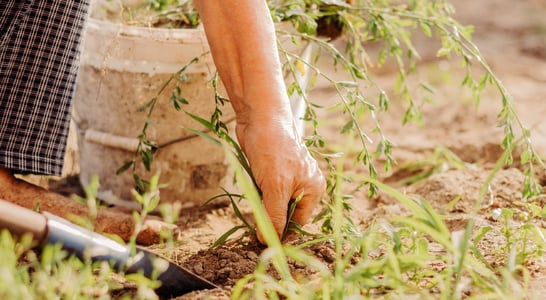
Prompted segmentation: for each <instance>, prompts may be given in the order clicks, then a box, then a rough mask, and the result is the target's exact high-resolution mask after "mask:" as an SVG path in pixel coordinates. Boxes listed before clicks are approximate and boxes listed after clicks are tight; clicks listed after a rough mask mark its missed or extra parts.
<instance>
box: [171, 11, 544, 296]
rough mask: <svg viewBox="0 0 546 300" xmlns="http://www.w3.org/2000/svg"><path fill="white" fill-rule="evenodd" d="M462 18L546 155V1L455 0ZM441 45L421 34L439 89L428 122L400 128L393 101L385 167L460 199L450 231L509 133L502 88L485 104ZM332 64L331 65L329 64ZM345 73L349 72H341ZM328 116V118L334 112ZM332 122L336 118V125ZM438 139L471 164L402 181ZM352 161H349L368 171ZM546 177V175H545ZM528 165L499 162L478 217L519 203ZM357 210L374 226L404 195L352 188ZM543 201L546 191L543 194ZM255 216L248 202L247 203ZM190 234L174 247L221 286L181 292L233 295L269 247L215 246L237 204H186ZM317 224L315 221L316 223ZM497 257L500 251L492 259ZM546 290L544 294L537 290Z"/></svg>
mask: <svg viewBox="0 0 546 300" xmlns="http://www.w3.org/2000/svg"><path fill="white" fill-rule="evenodd" d="M453 2H454V5H455V7H456V9H457V13H456V15H455V17H456V18H457V19H458V20H459V21H460V22H461V23H463V24H473V25H475V34H474V41H475V43H476V44H477V45H478V46H479V47H480V49H481V51H482V52H483V54H484V56H485V58H486V59H487V60H488V62H489V63H490V65H491V67H492V69H493V70H494V72H496V74H497V75H498V76H499V77H500V78H501V80H502V81H503V83H504V84H505V85H506V86H507V87H508V90H509V92H510V93H511V94H512V95H513V98H514V100H515V103H516V108H517V111H518V113H519V114H520V116H521V117H522V119H523V121H524V122H525V124H526V125H527V126H528V127H531V129H532V134H533V140H534V143H535V146H536V147H537V149H538V150H539V152H541V153H545V154H546V118H544V115H546V102H545V101H546V99H544V97H545V95H546V18H544V16H545V15H546V2H544V1H543V0H521V1H508V0H480V1H475V0H454V1H453ZM436 47H437V45H436V44H435V43H431V42H427V41H423V42H421V43H419V45H418V48H419V49H421V50H422V51H423V52H422V53H423V56H424V57H423V63H422V64H421V65H420V69H419V70H420V71H419V73H420V76H421V78H424V79H425V80H427V81H428V82H429V83H430V84H431V85H432V86H433V87H434V89H435V94H434V96H433V98H434V102H433V103H431V104H427V105H424V106H423V110H424V112H425V126H422V127H420V126H416V125H411V124H410V125H406V126H405V127H402V126H401V114H402V111H403V109H402V107H401V105H398V104H396V103H393V105H392V107H391V110H390V112H389V113H386V114H382V115H380V116H379V118H380V121H381V123H382V124H383V129H384V131H385V132H386V134H387V136H388V137H389V138H390V139H391V140H393V141H394V143H395V144H396V149H395V150H394V156H395V158H396V160H397V161H398V165H397V166H395V167H394V169H393V170H392V171H391V172H389V173H386V174H381V177H382V179H383V181H384V182H386V183H389V184H393V185H395V186H397V187H398V188H399V189H400V190H402V191H404V192H408V193H415V194H419V195H421V196H423V197H424V198H425V199H427V200H428V201H429V202H430V203H431V204H432V205H433V206H434V207H435V208H437V209H440V210H442V209H444V210H445V209H446V205H447V204H448V203H449V202H450V201H451V200H453V199H455V198H456V197H460V200H459V202H457V204H456V205H455V206H453V207H450V208H449V216H450V217H449V219H448V221H447V223H448V226H449V227H450V229H451V230H456V229H459V228H460V227H461V226H463V225H462V224H464V223H465V221H466V220H467V219H466V217H467V214H468V213H469V212H470V210H471V208H472V205H473V203H474V202H475V200H476V198H477V194H478V190H479V188H480V186H481V184H482V183H483V181H484V180H485V177H486V176H487V175H488V172H489V170H490V168H491V166H492V164H494V162H495V161H496V160H497V159H498V157H499V155H500V154H501V149H500V147H499V146H498V144H499V142H500V140H501V136H502V132H501V131H500V130H499V129H498V128H497V127H496V122H497V119H496V115H497V113H498V112H499V108H500V99H499V97H498V94H496V93H495V92H494V91H486V92H485V93H484V96H483V99H482V101H481V104H480V106H479V108H477V109H476V108H475V106H474V105H473V103H472V102H471V97H470V93H469V92H468V91H467V90H465V89H463V88H461V85H460V82H461V80H462V77H461V76H462V72H461V70H459V69H458V68H457V65H458V61H456V62H455V61H454V62H448V61H444V60H438V59H436V57H435V55H434V50H435V49H437V48H436ZM325 67H326V68H328V66H327V65H325ZM392 71H393V70H389V68H388V67H387V68H384V69H381V70H375V72H376V73H377V74H376V75H375V78H376V80H377V81H378V82H379V84H381V85H382V86H383V87H384V88H385V89H387V90H388V87H390V86H392V82H393V78H394V76H395V73H394V72H392ZM340 76H341V75H340ZM333 95H334V91H333V89H332V88H331V87H329V86H328V85H326V84H325V83H323V82H320V81H319V82H318V84H317V86H316V87H315V88H314V90H313V92H312V93H311V97H312V98H313V100H315V101H318V102H320V101H325V102H327V101H328V99H329V98H330V97H333ZM325 117H330V116H328V115H326V116H325ZM329 124H330V123H329ZM339 126H340V124H335V122H331V125H329V128H328V130H326V131H325V133H326V135H327V138H328V139H331V140H336V139H338V140H339V137H340V135H339V133H338V132H339ZM439 147H444V148H446V149H449V150H450V151H452V152H453V153H455V154H456V155H457V156H458V157H459V158H461V159H462V160H463V161H464V162H466V163H468V164H471V165H472V167H470V168H466V169H456V168H447V169H443V170H440V171H439V172H437V173H436V174H433V175H432V176H430V177H428V178H426V179H424V180H421V181H418V182H416V183H413V184H409V185H403V184H400V180H403V179H405V178H408V176H410V175H411V173H408V172H406V171H405V170H404V169H403V167H404V166H405V164H407V163H410V162H416V161H419V160H422V159H426V158H430V157H431V155H433V153H434V151H435V150H437V149H438V148H439ZM351 168H354V166H353V165H352V164H351V163H350V162H348V163H347V165H346V169H347V170H349V171H353V172H355V173H358V172H361V171H359V170H358V169H357V168H355V169H354V170H351ZM538 175H539V178H541V180H542V184H543V185H545V184H546V176H545V175H544V174H538ZM522 178H523V175H522V172H521V170H520V169H518V168H517V166H515V167H509V168H505V169H503V170H501V171H500V172H499V173H498V175H497V176H496V177H495V179H494V180H493V182H492V185H491V190H490V196H489V197H488V198H487V199H488V201H487V203H484V204H483V207H482V208H481V210H480V212H481V213H482V215H481V218H480V220H479V221H478V224H479V223H480V222H482V223H483V224H485V223H488V224H492V223H494V221H492V220H491V218H490V215H491V212H492V210H493V209H494V208H499V207H516V206H515V203H516V202H517V201H518V200H521V190H522ZM354 197H355V199H354V207H355V210H354V212H353V217H354V218H355V220H356V223H359V224H363V226H365V224H367V223H368V222H369V220H370V218H371V217H372V216H373V215H374V214H378V213H380V212H381V211H384V210H391V211H393V210H396V203H395V202H394V201H393V200H392V199H390V198H389V197H387V196H384V195H381V194H380V195H379V196H377V197H374V198H373V199H368V198H367V197H366V194H365V192H354ZM541 202H542V204H544V202H545V199H542V201H541ZM244 213H246V214H247V215H249V216H250V213H249V211H248V209H247V210H246V211H245V210H244ZM177 224H178V225H179V226H180V228H181V232H182V234H183V236H182V239H181V241H180V246H179V247H178V248H177V249H175V250H174V251H173V250H170V251H169V253H167V255H168V256H169V257H171V258H172V259H173V260H174V261H176V262H178V263H179V264H181V265H184V266H186V267H187V268H189V269H190V270H192V271H193V272H195V273H196V274H198V275H201V276H203V277H204V278H206V279H208V280H210V281H212V282H214V283H216V284H217V285H219V286H221V287H222V289H217V290H212V291H200V292H195V293H191V294H188V295H185V296H182V297H179V298H178V299H205V298H207V297H213V298H219V299H227V298H229V289H230V288H231V287H232V286H233V284H234V283H235V282H236V281H237V280H238V279H239V278H241V277H243V276H244V275H246V274H248V273H251V272H253V270H254V268H255V266H256V262H257V258H258V255H260V252H261V251H262V250H263V248H262V247H261V246H259V245H258V244H257V243H256V241H255V240H252V239H246V240H243V241H230V242H228V243H226V244H225V245H223V246H221V247H218V248H215V249H209V246H210V245H211V244H212V243H213V242H214V240H215V239H216V238H218V237H219V236H220V235H221V234H223V233H224V232H225V231H226V229H228V228H231V227H233V226H236V225H239V224H240V222H239V221H238V220H237V218H236V216H235V215H234V213H233V211H232V209H231V207H230V206H227V205H225V204H221V203H219V204H213V205H209V206H207V207H204V208H194V209H187V210H183V211H182V213H181V216H180V218H179V220H178V222H177ZM309 230H313V225H310V226H309ZM486 241H487V242H486V243H485V244H484V245H483V247H485V249H493V248H494V247H495V246H496V242H498V241H496V240H495V237H487V238H486ZM311 251H313V253H314V254H315V255H316V256H317V257H319V258H320V259H321V260H322V261H324V262H325V263H328V262H331V258H332V254H331V251H332V250H331V249H329V248H328V247H325V246H315V247H314V248H313V249H311ZM487 258H488V259H489V260H490V261H491V262H495V257H494V254H493V253H491V255H490V257H487ZM532 271H533V275H534V279H533V282H532V291H531V294H532V295H535V296H536V295H540V294H541V293H543V292H544V291H546V267H545V264H544V261H543V260H542V259H538V261H537V262H536V264H535V265H534V266H532ZM538 298H540V297H538Z"/></svg>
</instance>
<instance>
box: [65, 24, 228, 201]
mask: <svg viewBox="0 0 546 300" xmlns="http://www.w3.org/2000/svg"><path fill="white" fill-rule="evenodd" d="M207 50H208V45H207V43H206V38H205V36H204V32H203V31H202V30H199V29H158V28H145V27H135V26H126V25H121V24H115V23H110V22H107V21H101V20H96V19H90V20H89V22H88V26H87V32H86V39H85V43H84V49H83V53H82V59H81V66H80V73H79V77H78V82H77V87H76V93H75V99H74V119H75V122H76V124H77V127H78V133H79V134H78V135H79V143H78V147H79V167H80V175H79V176H80V181H81V183H82V184H83V185H84V186H85V185H87V184H88V183H89V181H90V178H91V177H92V176H93V175H98V176H99V179H100V191H99V197H100V198H102V199H104V200H106V201H107V202H113V203H114V204H118V205H119V204H130V203H132V201H131V199H132V198H133V197H132V195H131V189H132V188H133V186H134V181H133V177H132V172H131V171H130V170H129V171H127V172H124V173H122V174H120V175H116V170H118V169H119V168H120V167H121V166H122V165H124V164H125V163H126V162H128V161H130V160H131V159H133V155H134V153H135V150H136V146H137V145H138V139H137V136H138V135H139V134H140V133H141V130H142V127H143V125H144V124H145V122H146V120H147V117H146V112H139V111H138V109H139V108H140V107H142V106H143V105H144V104H145V103H147V102H148V101H149V100H150V99H152V98H153V97H155V96H156V95H157V93H158V91H159V90H160V88H161V86H162V85H164V84H165V83H166V82H167V81H168V79H169V78H170V77H171V76H172V75H173V74H174V73H176V72H177V71H178V70H179V69H180V68H181V67H183V66H184V65H185V64H187V63H188V62H190V61H191V60H192V59H194V58H195V57H198V56H200V55H202V54H203V53H206V52H207ZM214 70H215V68H214V66H213V63H212V58H211V57H210V55H205V56H203V57H201V58H200V60H199V62H198V63H197V64H193V65H191V66H190V67H189V68H188V69H187V71H186V72H185V74H186V76H187V80H185V81H184V82H183V83H180V87H181V94H182V96H183V97H184V98H185V99H187V100H188V102H190V104H189V105H185V106H184V110H186V111H189V112H191V113H193V114H195V115H198V116H200V117H202V118H204V119H208V118H209V117H210V115H211V114H212V112H213V111H214V108H215V104H214V90H213V88H212V87H211V85H210V82H209V81H210V79H211V78H212V75H213V73H212V72H214ZM173 88H174V83H173V84H171V85H170V86H168V87H167V88H166V89H165V92H164V93H163V94H162V95H160V96H159V98H158V101H157V105H156V107H155V109H154V112H153V114H152V115H151V120H152V122H153V123H152V124H151V125H150V126H149V129H148V138H149V140H151V141H154V142H155V143H157V144H158V145H160V148H159V150H158V151H157V153H156V154H155V155H154V160H153V163H152V170H151V172H146V171H144V170H143V168H142V167H141V166H139V171H138V173H139V174H141V175H148V176H143V178H146V177H148V178H149V177H150V176H152V175H153V174H156V173H158V172H159V173H160V183H162V184H166V187H165V188H163V189H161V199H162V201H169V202H171V201H179V202H181V203H183V204H185V205H195V204H201V203H203V202H204V201H206V200H207V199H209V198H210V197H212V196H214V195H217V194H218V193H220V192H221V189H220V188H221V187H222V186H223V185H224V183H225V182H226V179H227V177H228V164H227V161H226V158H225V153H224V150H223V149H222V148H220V147H218V146H216V145H214V144H213V143H211V142H210V141H208V140H206V139H204V138H201V137H198V136H196V135H195V134H193V133H191V132H190V131H188V130H186V129H185V128H192V129H198V130H204V128H203V127H202V126H199V124H198V123H197V122H196V121H194V120H193V119H191V118H189V117H188V116H187V115H186V114H185V113H184V112H182V111H177V110H175V109H174V107H173V106H172V104H171V103H170V101H169V99H170V97H171V95H172V90H173ZM223 112H224V116H223V121H224V122H225V123H226V124H228V127H232V128H231V130H233V127H234V122H233V120H234V113H233V111H232V109H231V106H229V105H227V106H226V107H224V109H223ZM129 206H131V205H129Z"/></svg>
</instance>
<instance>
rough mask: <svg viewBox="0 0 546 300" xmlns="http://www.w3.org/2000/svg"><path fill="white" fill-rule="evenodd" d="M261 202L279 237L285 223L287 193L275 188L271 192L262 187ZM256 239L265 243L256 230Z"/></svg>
mask: <svg viewBox="0 0 546 300" xmlns="http://www.w3.org/2000/svg"><path fill="white" fill-rule="evenodd" d="M262 199H263V203H264V208H265V211H266V212H267V215H268V216H269V220H271V223H272V224H273V228H274V229H275V232H276V233H277V235H278V236H279V237H281V236H282V233H283V232H284V227H285V225H286V216H287V210H288V200H289V199H290V198H289V194H288V193H287V192H285V191H281V190H277V191H275V192H273V193H271V192H270V190H269V189H263V197H262ZM258 240H259V241H260V242H261V243H262V244H265V239H264V238H263V235H262V233H261V232H259V230H258Z"/></svg>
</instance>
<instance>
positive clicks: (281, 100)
mask: <svg viewBox="0 0 546 300" xmlns="http://www.w3.org/2000/svg"><path fill="white" fill-rule="evenodd" d="M195 4H196V6H197V8H198V10H199V13H200V15H201V18H202V21H203V24H204V27H205V32H206V35H207V39H208V42H209V44H210V48H211V52H212V55H213V58H214V62H215V64H216V67H217V69H218V72H219V74H220V77H221V78H222V81H223V83H224V85H225V87H226V90H227V93H228V96H229V98H230V100H231V102H232V105H233V108H234V110H235V112H236V114H237V121H238V123H243V124H244V123H248V122H251V121H252V120H255V119H261V120H267V119H272V118H285V120H291V113H290V105H289V100H288V96H287V95H286V88H285V85H284V81H283V76H282V73H281V67H280V61H279V56H278V52H277V45H276V37H275V28H274V24H273V22H272V20H271V17H270V14H269V10H268V8H267V4H266V2H265V1H263V0H196V1H195Z"/></svg>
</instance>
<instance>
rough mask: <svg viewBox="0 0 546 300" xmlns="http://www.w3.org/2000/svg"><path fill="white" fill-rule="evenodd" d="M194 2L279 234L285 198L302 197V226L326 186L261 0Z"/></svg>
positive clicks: (298, 214)
mask: <svg viewBox="0 0 546 300" xmlns="http://www.w3.org/2000/svg"><path fill="white" fill-rule="evenodd" d="M194 2H195V4H196V7H197V8H198V10H199V13H200V15H201V19H202V21H203V24H204V27H205V32H206V35H207V39H208V42H209V44H210V48H211V52H212V55H213V59H214V62H215V64H216V67H217V69H218V72H219V74H220V77H221V78H222V82H223V83H224V86H225V87H226V91H227V93H228V96H229V98H230V101H231V103H232V105H233V108H234V110H235V113H236V118H237V121H236V122H237V127H236V133H237V139H238V141H239V144H240V145H241V148H242V149H243V151H244V152H245V155H246V156H247V158H248V160H249V163H250V167H251V170H252V173H253V175H254V177H255V179H256V182H257V184H258V185H259V187H260V189H261V190H262V193H263V194H262V199H263V203H264V207H265V209H266V211H267V213H268V215H269V217H270V219H271V221H272V223H273V226H274V227H275V230H276V231H277V233H278V234H279V235H281V234H282V232H283V231H284V226H285V224H286V219H287V211H288V203H289V201H290V200H291V199H296V198H297V197H298V196H300V194H303V197H302V198H301V200H300V201H299V203H298V206H297V207H296V210H295V212H294V215H293V220H294V221H296V222H298V223H300V224H305V223H306V222H307V220H308V218H309V217H310V215H311V213H312V212H313V208H314V207H315V206H316V204H317V203H318V202H319V200H320V196H321V195H322V193H323V191H324V189H325V183H324V178H323V176H322V173H321V171H320V169H319V168H318V165H317V162H316V161H315V160H314V159H313V158H312V157H311V155H310V153H309V151H308V149H307V148H306V147H305V145H304V144H303V143H302V142H301V139H300V137H299V136H298V133H297V132H296V129H295V125H294V119H293V116H292V112H291V109H290V102H289V99H288V95H287V94H286V87H285V84H284V80H283V76H282V70H281V64H280V59H279V56H278V52H277V44H276V36H275V28H274V25H273V21H272V20H271V16H270V14H269V10H268V8H267V5H266V2H265V1H263V0H216V1H215V0H199V1H197V0H196V1H194ZM258 237H259V238H260V240H261V241H262V242H263V238H262V237H261V236H260V235H258Z"/></svg>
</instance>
